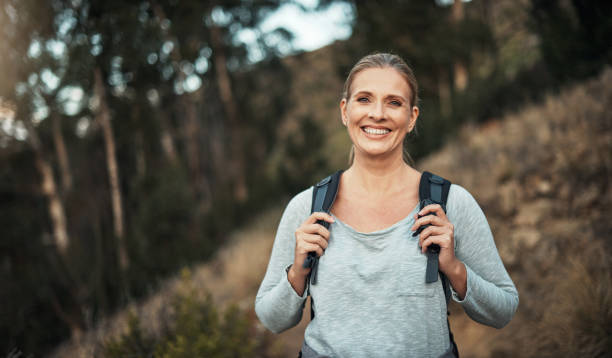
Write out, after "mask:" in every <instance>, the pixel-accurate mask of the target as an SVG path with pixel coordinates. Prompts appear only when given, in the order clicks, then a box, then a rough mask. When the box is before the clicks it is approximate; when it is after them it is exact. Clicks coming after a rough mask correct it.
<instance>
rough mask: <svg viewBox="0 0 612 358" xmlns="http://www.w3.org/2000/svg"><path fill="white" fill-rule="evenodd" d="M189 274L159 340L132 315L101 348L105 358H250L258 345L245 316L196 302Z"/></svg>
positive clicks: (209, 301) (236, 310) (209, 302)
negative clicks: (124, 327)
mask: <svg viewBox="0 0 612 358" xmlns="http://www.w3.org/2000/svg"><path fill="white" fill-rule="evenodd" d="M189 280H190V277H189V274H186V275H184V278H183V284H185V285H186V286H187V287H189V289H188V290H186V292H185V293H183V294H180V295H178V296H177V297H176V298H175V299H174V303H173V312H174V315H173V316H174V319H173V322H164V323H166V324H167V326H168V327H169V328H168V329H167V331H166V332H163V334H162V336H161V337H153V336H150V335H147V334H146V333H145V332H143V329H142V325H143V324H146V322H142V321H141V320H139V318H138V317H137V316H136V315H135V314H133V313H132V314H130V316H129V318H128V331H127V333H125V334H123V335H122V336H120V337H119V338H118V339H115V340H111V341H108V342H107V343H106V344H105V346H104V356H105V357H109V358H112V357H117V358H119V357H156V358H191V357H211V358H214V357H218V358H238V357H252V356H253V355H254V353H255V351H256V349H259V350H262V349H263V348H265V347H262V346H261V344H257V342H255V341H254V339H253V336H252V334H251V332H250V330H251V329H252V327H251V323H250V321H249V319H248V317H247V315H246V313H245V312H242V311H241V310H240V309H239V308H238V307H237V306H236V305H231V306H229V307H228V308H227V309H225V310H224V311H223V312H219V311H218V309H217V308H216V307H215V305H214V302H213V301H212V299H211V298H210V295H208V296H206V297H204V298H203V299H202V298H198V294H197V292H196V291H195V289H194V288H193V287H191V286H190V283H189Z"/></svg>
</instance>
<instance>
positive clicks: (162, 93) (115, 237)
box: [0, 0, 612, 358]
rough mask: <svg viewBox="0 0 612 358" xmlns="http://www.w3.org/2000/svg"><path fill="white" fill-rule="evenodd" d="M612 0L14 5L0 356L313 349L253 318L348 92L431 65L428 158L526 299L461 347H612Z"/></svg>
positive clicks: (492, 350)
mask: <svg viewBox="0 0 612 358" xmlns="http://www.w3.org/2000/svg"><path fill="white" fill-rule="evenodd" d="M611 39H612V2H608V1H595V0H584V1H579V0H499V1H493V0H472V1H460V0H454V1H453V0H444V1H442V0H435V1H434V0H411V1H377V2H373V1H372V2H365V1H364V2H360V1H349V0H338V1H334V0H319V1H317V0H294V1H280V0H268V1H264V0H255V1H253V0H235V1H204V0H138V1H129V2H128V1H118V0H107V1H96V0H70V1H68V0H48V1H45V0H38V1H36V0H0V71H1V72H0V73H1V74H2V76H1V78H0V302H1V304H0V337H1V338H0V349H1V350H0V356H1V355H5V356H7V357H13V358H14V357H30V356H31V357H38V356H54V357H91V356H99V357H126V356H130V357H132V356H134V357H136V356H139V357H152V356H155V357H162V356H163V357H194V356H202V357H252V356H257V357H286V356H295V355H297V352H298V350H299V347H300V346H301V343H302V339H303V333H304V328H305V325H306V324H307V323H308V320H309V316H310V315H309V312H308V308H309V305H308V304H307V305H306V309H305V312H304V319H303V320H302V322H301V324H300V325H299V326H297V327H295V328H293V329H290V330H288V331H287V332H284V333H282V334H281V335H273V334H271V333H269V332H267V331H266V330H265V328H263V326H262V325H261V324H260V323H259V322H258V320H257V318H256V317H255V315H254V311H253V303H254V297H255V293H256V291H257V289H258V287H259V284H260V282H261V280H262V278H263V275H264V272H265V269H266V265H267V262H268V258H269V254H270V249H271V247H272V242H273V239H274V233H275V230H276V225H277V224H278V221H279V219H280V215H281V213H282V210H283V208H284V206H285V205H286V203H287V201H288V200H289V199H290V198H291V197H292V196H293V195H295V194H296V193H298V192H300V191H302V190H304V189H305V188H307V187H309V186H310V185H312V184H313V183H315V182H316V181H317V180H318V179H320V178H322V177H324V176H326V175H327V174H329V173H331V172H333V171H335V170H337V169H340V168H346V165H347V159H348V152H349V148H350V140H349V138H348V135H347V134H346V132H345V131H344V129H343V127H342V126H341V122H340V117H339V110H338V103H339V100H340V94H341V88H342V84H343V81H344V78H345V77H346V75H347V74H348V71H349V70H350V68H351V66H352V65H353V64H354V63H355V62H356V61H357V60H358V59H359V58H361V57H362V56H364V55H366V54H368V53H371V52H373V51H385V52H393V53H396V54H399V55H400V56H402V57H403V58H404V59H406V60H407V61H408V62H409V64H410V65H411V66H412V67H413V69H414V71H415V73H416V76H417V79H418V81H419V85H420V87H421V92H420V97H421V98H422V102H421V104H420V107H421V116H420V117H419V123H418V132H419V134H418V136H415V137H414V138H412V142H411V147H410V148H411V154H412V156H413V158H414V159H415V160H416V166H417V167H418V168H419V169H421V170H425V169H426V170H430V171H433V172H435V173H437V174H440V175H443V176H445V177H447V178H449V179H450V180H452V181H453V182H455V183H458V184H460V185H462V186H464V187H465V188H467V189H468V190H469V191H470V192H471V193H472V194H473V195H474V196H475V197H476V199H477V200H478V202H479V203H480V205H481V206H482V207H483V209H484V211H485V213H486V214H487V218H488V219H489V222H490V224H491V227H492V229H493V232H494V234H495V238H496V243H497V246H498V249H499V250H500V254H501V256H502V259H503V260H504V262H505V264H506V267H507V268H508V270H509V272H510V274H511V276H512V277H513V279H514V282H515V283H516V285H517V287H518V289H519V293H520V300H521V302H520V306H519V310H518V312H517V315H516V316H515V319H514V320H513V321H512V322H511V323H510V325H509V326H507V327H506V328H504V329H503V330H495V329H493V328H487V327H484V326H482V325H479V324H478V323H475V322H473V321H471V320H469V318H467V316H466V315H465V313H463V311H462V309H461V308H460V307H458V306H455V305H453V306H451V312H452V314H451V325H452V327H453V330H454V332H455V335H456V337H457V341H458V344H459V350H460V352H461V353H462V356H464V357H548V356H550V357H560V356H564V357H610V356H611V355H610V352H612V264H611V260H610V257H612V255H611V254H612V247H611V244H610V242H611V241H610V234H611V233H612V223H611V220H610V219H609V216H610V209H609V208H610V206H611V205H612V193H611V187H610V183H611V180H610V179H611V175H610V174H611V173H612V159H611V156H610V153H612V70H611V69H610V68H609V67H608V66H609V65H610V64H611V63H612V40H611Z"/></svg>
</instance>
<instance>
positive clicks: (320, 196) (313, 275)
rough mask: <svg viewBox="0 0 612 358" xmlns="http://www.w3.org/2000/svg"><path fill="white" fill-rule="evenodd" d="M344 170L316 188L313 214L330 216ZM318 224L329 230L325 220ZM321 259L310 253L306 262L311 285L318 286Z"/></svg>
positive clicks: (318, 221)
mask: <svg viewBox="0 0 612 358" xmlns="http://www.w3.org/2000/svg"><path fill="white" fill-rule="evenodd" d="M341 174H342V170H339V171H337V172H335V173H334V174H332V175H330V176H328V177H326V178H325V179H323V180H321V181H320V182H319V183H318V184H317V185H315V186H314V188H313V191H312V206H311V208H310V212H311V213H315V212H324V213H327V214H329V210H330V208H331V206H332V205H333V204H334V200H336V195H337V194H338V184H339V183H340V175H341ZM317 224H320V225H322V226H323V227H325V228H326V229H329V223H328V222H327V221H323V220H317ZM318 263H319V258H318V257H317V254H316V253H314V252H309V253H308V257H307V258H306V260H304V264H303V267H304V268H306V267H311V268H312V270H311V271H310V274H309V276H310V283H311V284H313V285H316V283H317V266H318Z"/></svg>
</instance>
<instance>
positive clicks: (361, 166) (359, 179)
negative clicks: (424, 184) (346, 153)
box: [342, 153, 420, 197]
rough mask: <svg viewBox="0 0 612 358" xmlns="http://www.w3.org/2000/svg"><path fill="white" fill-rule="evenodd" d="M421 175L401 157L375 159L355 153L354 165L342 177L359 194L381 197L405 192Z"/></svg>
mask: <svg viewBox="0 0 612 358" xmlns="http://www.w3.org/2000/svg"><path fill="white" fill-rule="evenodd" d="M400 154H401V153H400ZM419 175H420V173H419V172H418V171H417V170H415V169H413V168H412V167H410V166H409V165H408V164H406V163H405V162H404V160H403V158H402V156H401V155H399V156H398V155H394V156H389V157H387V158H373V157H365V156H363V155H359V154H358V153H355V159H354V161H353V165H352V166H351V167H350V168H349V169H347V170H346V172H345V173H344V174H343V175H342V176H343V177H345V180H346V181H348V182H349V183H350V186H351V187H353V188H355V189H357V190H358V191H359V192H361V193H364V192H365V193H367V194H370V195H372V196H374V197H381V196H385V195H388V194H393V193H397V192H398V191H401V190H404V188H405V187H406V185H407V183H411V182H413V181H415V180H418V177H419Z"/></svg>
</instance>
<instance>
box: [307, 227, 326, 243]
mask: <svg viewBox="0 0 612 358" xmlns="http://www.w3.org/2000/svg"><path fill="white" fill-rule="evenodd" d="M302 231H303V232H305V233H307V234H319V235H321V236H322V237H323V238H325V240H328V239H329V230H327V229H326V228H325V227H324V226H322V225H319V224H308V225H304V226H303V227H302Z"/></svg>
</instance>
